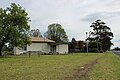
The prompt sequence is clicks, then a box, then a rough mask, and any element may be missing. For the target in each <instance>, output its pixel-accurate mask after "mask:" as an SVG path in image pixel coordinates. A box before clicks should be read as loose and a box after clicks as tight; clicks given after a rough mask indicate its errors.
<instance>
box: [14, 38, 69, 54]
mask: <svg viewBox="0 0 120 80" xmlns="http://www.w3.org/2000/svg"><path fill="white" fill-rule="evenodd" d="M31 41H32V44H31V45H30V46H29V45H26V46H25V47H24V49H21V48H18V47H14V54H15V55H20V54H21V53H23V52H28V51H41V52H42V53H59V54H65V53H68V44H56V43H55V41H53V40H49V39H46V38H38V37H32V38H31Z"/></svg>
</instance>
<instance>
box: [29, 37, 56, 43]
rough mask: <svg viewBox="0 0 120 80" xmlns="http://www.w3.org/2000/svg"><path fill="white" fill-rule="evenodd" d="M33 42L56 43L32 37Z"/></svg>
mask: <svg viewBox="0 0 120 80" xmlns="http://www.w3.org/2000/svg"><path fill="white" fill-rule="evenodd" d="M31 41H32V42H35V43H54V42H55V41H53V40H50V39H47V38H39V37H31Z"/></svg>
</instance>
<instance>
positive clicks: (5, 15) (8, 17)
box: [0, 3, 31, 56]
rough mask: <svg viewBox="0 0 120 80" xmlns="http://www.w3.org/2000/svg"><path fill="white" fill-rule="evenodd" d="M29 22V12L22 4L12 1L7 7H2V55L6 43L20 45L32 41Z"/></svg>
mask: <svg viewBox="0 0 120 80" xmlns="http://www.w3.org/2000/svg"><path fill="white" fill-rule="evenodd" d="M28 22H29V17H28V14H27V13H26V11H25V9H22V7H21V6H20V5H16V4H15V3H11V5H10V7H7V8H6V9H2V8H0V56H1V55H2V53H1V50H2V48H3V46H4V45H5V44H6V43H9V44H10V45H12V46H19V47H22V46H23V45H26V44H30V43H31V41H30V38H29V36H28V31H29V29H30V26H29V25H28Z"/></svg>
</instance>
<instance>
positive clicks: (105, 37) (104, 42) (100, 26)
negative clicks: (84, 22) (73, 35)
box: [90, 19, 113, 51]
mask: <svg viewBox="0 0 120 80" xmlns="http://www.w3.org/2000/svg"><path fill="white" fill-rule="evenodd" d="M90 27H92V28H93V32H92V36H93V39H92V40H94V41H96V42H97V48H98V49H101V50H103V51H107V50H110V47H111V45H113V44H112V42H111V40H112V39H113V33H112V32H111V29H110V27H108V26H107V25H106V23H105V22H103V21H101V20H100V19H98V20H96V21H95V22H93V23H92V24H91V26H90ZM98 43H101V47H100V48H99V46H98Z"/></svg>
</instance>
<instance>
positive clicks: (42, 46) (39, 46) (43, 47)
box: [27, 43, 50, 53]
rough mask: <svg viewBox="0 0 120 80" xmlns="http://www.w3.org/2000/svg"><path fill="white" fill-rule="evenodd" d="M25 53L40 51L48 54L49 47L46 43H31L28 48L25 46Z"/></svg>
mask: <svg viewBox="0 0 120 80" xmlns="http://www.w3.org/2000/svg"><path fill="white" fill-rule="evenodd" d="M27 51H42V52H45V53H49V52H50V46H49V45H48V43H32V44H31V45H30V46H27Z"/></svg>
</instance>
